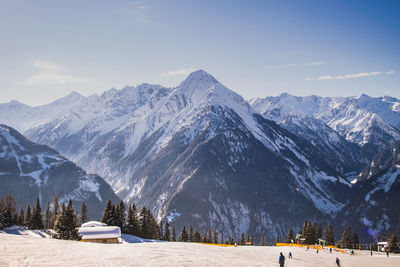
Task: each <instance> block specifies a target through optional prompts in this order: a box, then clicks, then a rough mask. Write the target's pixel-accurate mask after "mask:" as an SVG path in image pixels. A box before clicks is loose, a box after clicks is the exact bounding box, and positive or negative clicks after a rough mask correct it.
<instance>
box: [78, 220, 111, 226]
mask: <svg viewBox="0 0 400 267" xmlns="http://www.w3.org/2000/svg"><path fill="white" fill-rule="evenodd" d="M96 226H107V224H105V223H102V222H97V221H90V222H86V223H84V224H82V225H81V227H96Z"/></svg>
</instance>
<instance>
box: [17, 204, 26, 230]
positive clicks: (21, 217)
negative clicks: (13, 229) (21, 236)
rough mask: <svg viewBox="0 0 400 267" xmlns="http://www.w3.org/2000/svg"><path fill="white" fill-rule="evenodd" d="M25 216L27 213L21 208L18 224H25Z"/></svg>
mask: <svg viewBox="0 0 400 267" xmlns="http://www.w3.org/2000/svg"><path fill="white" fill-rule="evenodd" d="M24 218H25V213H24V210H23V209H22V208H21V210H20V211H19V214H18V220H17V224H18V225H20V226H23V225H24Z"/></svg>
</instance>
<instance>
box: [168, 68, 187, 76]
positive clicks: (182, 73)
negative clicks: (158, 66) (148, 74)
mask: <svg viewBox="0 0 400 267" xmlns="http://www.w3.org/2000/svg"><path fill="white" fill-rule="evenodd" d="M193 71H195V70H194V69H180V70H174V71H170V72H166V73H162V74H161V75H163V76H174V75H188V74H190V73H192V72H193Z"/></svg>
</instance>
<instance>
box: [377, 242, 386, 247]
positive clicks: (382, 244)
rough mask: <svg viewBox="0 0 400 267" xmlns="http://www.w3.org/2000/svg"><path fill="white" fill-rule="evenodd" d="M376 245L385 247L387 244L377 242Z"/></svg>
mask: <svg viewBox="0 0 400 267" xmlns="http://www.w3.org/2000/svg"><path fill="white" fill-rule="evenodd" d="M378 245H381V246H386V245H387V242H378Z"/></svg>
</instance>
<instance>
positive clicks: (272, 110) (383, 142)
mask: <svg viewBox="0 0 400 267" xmlns="http://www.w3.org/2000/svg"><path fill="white" fill-rule="evenodd" d="M250 103H251V105H252V107H253V108H254V109H255V110H256V111H257V112H259V113H261V114H262V115H263V116H265V117H266V118H268V119H271V120H274V121H276V122H277V123H278V124H282V123H283V122H284V121H285V120H286V119H287V117H290V116H297V117H301V118H305V117H311V118H314V119H318V120H321V121H322V122H323V123H325V124H327V125H328V126H329V127H331V128H332V129H333V130H334V131H336V132H337V133H339V134H340V135H341V136H343V137H344V138H345V139H346V140H347V141H349V142H352V143H356V144H358V145H359V146H361V147H362V148H363V150H364V151H365V152H366V155H367V156H368V157H369V158H370V159H372V157H373V156H375V155H376V154H377V153H378V152H379V151H382V149H384V148H385V147H387V146H390V145H391V144H393V143H394V142H395V141H396V140H400V131H399V129H400V100H399V99H396V98H393V97H388V96H384V97H378V98H372V97H369V96H367V95H361V96H359V97H318V96H307V97H298V96H292V95H289V94H287V93H284V94H282V95H280V96H277V97H266V98H264V99H252V100H250Z"/></svg>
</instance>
